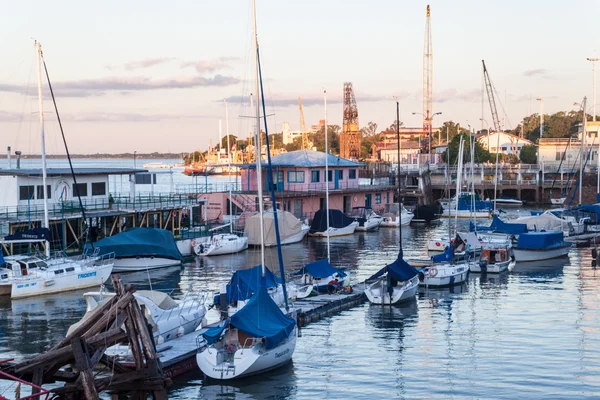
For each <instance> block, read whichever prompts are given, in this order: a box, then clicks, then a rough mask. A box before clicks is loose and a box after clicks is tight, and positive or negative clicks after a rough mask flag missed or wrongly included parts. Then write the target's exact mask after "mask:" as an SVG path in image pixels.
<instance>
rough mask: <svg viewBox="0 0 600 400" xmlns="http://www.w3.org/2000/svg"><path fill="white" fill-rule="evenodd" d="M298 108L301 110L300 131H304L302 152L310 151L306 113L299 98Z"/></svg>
mask: <svg viewBox="0 0 600 400" xmlns="http://www.w3.org/2000/svg"><path fill="white" fill-rule="evenodd" d="M298 107H299V108H300V129H301V130H302V150H309V149H310V147H311V146H310V143H309V142H308V131H307V130H306V124H305V123H304V111H302V99H300V97H298Z"/></svg>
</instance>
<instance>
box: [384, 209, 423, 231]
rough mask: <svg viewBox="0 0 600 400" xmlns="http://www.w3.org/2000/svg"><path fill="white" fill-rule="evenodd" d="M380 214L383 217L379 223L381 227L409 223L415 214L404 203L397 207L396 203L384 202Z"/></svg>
mask: <svg viewBox="0 0 600 400" xmlns="http://www.w3.org/2000/svg"><path fill="white" fill-rule="evenodd" d="M381 216H382V217H383V221H381V225H380V226H381V227H382V228H384V227H385V228H396V227H398V225H401V226H407V225H410V222H411V221H412V220H413V218H414V216H415V215H414V214H413V213H412V212H410V211H408V210H407V209H406V208H405V207H404V205H403V206H402V207H401V209H399V207H398V204H386V207H385V212H384V213H383V214H382V215H381Z"/></svg>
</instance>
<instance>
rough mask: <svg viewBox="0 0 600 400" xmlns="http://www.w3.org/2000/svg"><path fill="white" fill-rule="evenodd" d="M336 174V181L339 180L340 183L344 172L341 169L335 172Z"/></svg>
mask: <svg viewBox="0 0 600 400" xmlns="http://www.w3.org/2000/svg"><path fill="white" fill-rule="evenodd" d="M337 174H338V179H339V180H340V181H341V180H343V179H344V170H343V169H339V170H338V171H337Z"/></svg>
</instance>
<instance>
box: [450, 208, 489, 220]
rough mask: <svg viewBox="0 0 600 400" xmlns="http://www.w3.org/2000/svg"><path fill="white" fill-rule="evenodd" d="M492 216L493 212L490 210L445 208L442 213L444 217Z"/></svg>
mask: <svg viewBox="0 0 600 400" xmlns="http://www.w3.org/2000/svg"><path fill="white" fill-rule="evenodd" d="M456 216H457V217H458V218H473V217H475V218H492V214H491V212H490V211H474V212H473V211H469V210H458V211H456V210H453V209H444V212H443V213H442V217H443V218H454V217H456Z"/></svg>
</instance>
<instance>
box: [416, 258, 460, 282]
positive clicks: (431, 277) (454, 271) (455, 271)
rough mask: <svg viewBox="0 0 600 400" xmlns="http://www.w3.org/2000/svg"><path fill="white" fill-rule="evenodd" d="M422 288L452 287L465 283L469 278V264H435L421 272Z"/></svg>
mask: <svg viewBox="0 0 600 400" xmlns="http://www.w3.org/2000/svg"><path fill="white" fill-rule="evenodd" d="M421 273H422V278H423V279H422V280H421V281H420V282H419V284H420V285H422V286H452V285H458V284H461V283H463V282H464V281H466V280H467V278H468V277H469V263H460V264H447V263H443V264H435V265H432V266H429V267H424V268H423V269H422V270H421Z"/></svg>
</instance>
